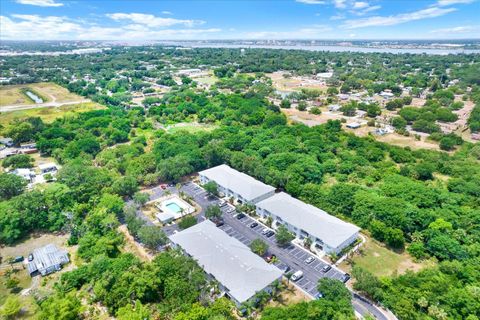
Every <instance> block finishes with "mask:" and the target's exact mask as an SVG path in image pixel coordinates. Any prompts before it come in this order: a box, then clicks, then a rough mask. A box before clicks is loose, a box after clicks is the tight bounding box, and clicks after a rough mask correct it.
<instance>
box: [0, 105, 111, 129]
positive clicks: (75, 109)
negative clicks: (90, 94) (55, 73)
mask: <svg viewBox="0 0 480 320" xmlns="http://www.w3.org/2000/svg"><path fill="white" fill-rule="evenodd" d="M104 108H105V107H104V106H102V105H100V104H98V103H95V102H85V103H80V104H72V105H64V106H61V107H58V108H57V107H45V108H36V109H25V110H18V111H9V112H1V113H0V124H2V125H4V126H5V125H7V124H9V123H10V122H12V121H13V120H15V119H19V120H21V119H25V118H28V117H40V118H42V120H43V122H46V123H49V122H53V121H54V120H55V119H57V118H61V117H63V116H73V115H75V114H77V113H80V112H86V111H91V110H98V109H104Z"/></svg>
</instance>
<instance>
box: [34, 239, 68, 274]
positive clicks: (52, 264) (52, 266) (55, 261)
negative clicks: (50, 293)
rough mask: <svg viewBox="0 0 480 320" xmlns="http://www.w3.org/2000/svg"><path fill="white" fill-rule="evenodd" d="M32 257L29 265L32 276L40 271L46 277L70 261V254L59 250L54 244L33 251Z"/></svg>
mask: <svg viewBox="0 0 480 320" xmlns="http://www.w3.org/2000/svg"><path fill="white" fill-rule="evenodd" d="M32 255H33V260H32V261H31V262H29V263H28V265H27V269H28V272H29V273H30V274H32V273H34V272H36V271H38V272H39V273H40V274H42V275H46V274H49V273H51V272H53V271H56V270H58V268H59V266H61V265H63V264H66V263H68V262H69V261H70V259H69V258H68V253H67V252H66V251H64V250H60V249H58V248H57V246H55V245H54V244H52V243H50V244H47V245H46V246H44V247H41V248H37V249H35V250H33V253H32Z"/></svg>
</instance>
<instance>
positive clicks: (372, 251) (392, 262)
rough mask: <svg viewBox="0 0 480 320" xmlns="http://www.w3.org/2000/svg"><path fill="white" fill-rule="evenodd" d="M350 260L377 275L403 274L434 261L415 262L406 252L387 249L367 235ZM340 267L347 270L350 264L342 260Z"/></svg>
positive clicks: (417, 269) (431, 263)
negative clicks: (357, 251) (364, 241)
mask: <svg viewBox="0 0 480 320" xmlns="http://www.w3.org/2000/svg"><path fill="white" fill-rule="evenodd" d="M351 260H352V262H353V264H355V265H358V266H360V267H362V268H364V269H366V270H368V271H370V272H371V273H373V274H374V275H376V276H378V277H384V276H391V275H393V274H403V273H405V272H406V271H407V270H411V271H419V270H420V269H422V268H424V267H426V266H428V265H433V263H434V262H432V261H426V262H421V263H417V262H415V261H413V259H412V258H411V257H410V256H409V255H408V254H407V253H405V252H403V253H397V252H394V251H392V250H389V249H387V248H386V247H385V246H384V245H382V244H381V243H380V242H378V241H376V240H373V239H370V238H368V237H367V241H366V243H365V244H364V245H363V246H362V248H361V249H360V251H359V253H356V254H355V255H354V256H353V258H352V259H351ZM340 267H341V268H342V269H343V270H345V271H347V272H348V271H350V270H351V267H352V264H349V263H347V262H345V261H344V262H342V263H341V264H340Z"/></svg>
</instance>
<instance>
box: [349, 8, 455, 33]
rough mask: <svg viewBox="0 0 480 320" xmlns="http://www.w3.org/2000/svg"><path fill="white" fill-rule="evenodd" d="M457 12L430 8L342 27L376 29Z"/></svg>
mask: <svg viewBox="0 0 480 320" xmlns="http://www.w3.org/2000/svg"><path fill="white" fill-rule="evenodd" d="M456 10H457V9H455V8H439V7H430V8H426V9H422V10H418V11H414V12H409V13H401V14H397V15H391V16H387V17H382V16H374V17H369V18H364V19H353V20H347V21H345V23H344V24H343V25H342V27H343V28H346V29H356V28H365V27H375V26H393V25H397V24H401V23H406V22H410V21H415V20H423V19H428V18H435V17H440V16H443V15H445V14H447V13H450V12H453V11H456Z"/></svg>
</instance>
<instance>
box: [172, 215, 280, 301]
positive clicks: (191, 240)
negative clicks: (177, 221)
mask: <svg viewBox="0 0 480 320" xmlns="http://www.w3.org/2000/svg"><path fill="white" fill-rule="evenodd" d="M170 240H171V241H172V243H173V244H174V245H175V246H176V247H180V248H181V249H182V250H183V251H184V252H185V253H186V254H187V255H189V256H191V257H192V258H193V259H195V260H196V261H197V262H198V264H199V265H200V266H201V267H202V268H203V269H204V270H205V272H206V273H207V274H208V275H209V276H210V277H212V278H214V279H215V280H217V281H218V282H220V284H221V289H222V290H223V291H225V294H226V295H228V296H229V297H230V298H231V299H232V300H233V301H234V302H235V304H236V305H237V306H239V305H240V304H242V303H243V302H246V301H248V300H249V299H251V298H252V297H253V296H254V295H255V293H257V292H259V291H262V290H266V291H269V290H270V289H269V287H270V285H271V284H272V282H274V281H275V280H280V279H281V277H282V271H280V270H279V269H278V268H277V267H275V266H273V265H270V264H268V263H266V262H265V261H264V260H263V259H262V258H261V257H259V256H258V255H256V254H254V253H253V252H252V251H251V250H250V248H249V247H247V246H246V245H244V244H243V243H241V242H240V241H238V240H237V239H235V238H232V237H230V236H229V235H228V234H226V233H225V232H224V231H222V230H220V229H219V228H217V227H216V226H215V224H214V223H213V222H211V221H209V220H206V221H204V222H202V223H199V224H197V225H195V226H193V227H190V228H188V229H186V230H183V231H181V232H179V233H176V234H174V235H172V236H170Z"/></svg>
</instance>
